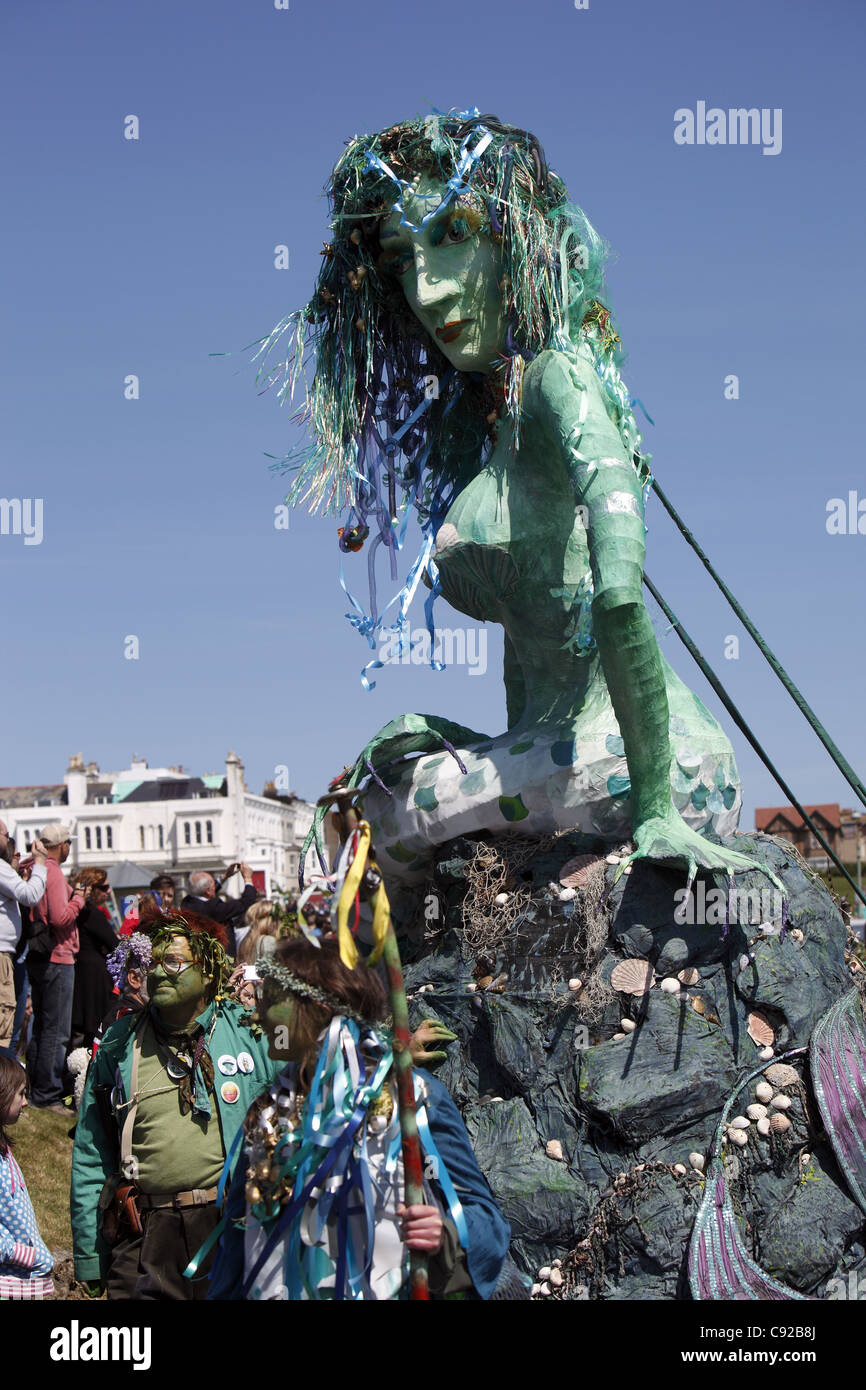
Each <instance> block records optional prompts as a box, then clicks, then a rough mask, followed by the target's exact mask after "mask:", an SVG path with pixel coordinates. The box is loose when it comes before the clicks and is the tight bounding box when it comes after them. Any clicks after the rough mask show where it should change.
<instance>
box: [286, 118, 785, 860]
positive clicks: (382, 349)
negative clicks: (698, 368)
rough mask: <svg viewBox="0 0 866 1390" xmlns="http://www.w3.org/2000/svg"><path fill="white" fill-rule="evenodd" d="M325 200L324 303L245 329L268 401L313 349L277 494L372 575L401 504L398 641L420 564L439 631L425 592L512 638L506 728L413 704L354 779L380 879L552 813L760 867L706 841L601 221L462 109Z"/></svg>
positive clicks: (699, 779)
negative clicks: (661, 614) (669, 657)
mask: <svg viewBox="0 0 866 1390" xmlns="http://www.w3.org/2000/svg"><path fill="white" fill-rule="evenodd" d="M328 193H329V197H330V204H331V209H332V214H333V221H332V227H333V233H334V235H333V241H332V242H331V243H330V244H328V245H326V246H325V250H324V252H323V261H322V268H321V272H320V275H319V279H318V284H317V286H316V290H315V293H314V295H313V297H312V299H311V300H310V302H309V304H308V305H307V306H306V308H305V309H303V310H300V311H298V312H296V313H294V314H291V315H289V316H288V317H287V318H286V319H284V320H283V321H282V323H280V324H279V325H278V326H277V328H276V329H275V330H274V332H273V333H272V334H271V335H270V337H269V338H268V339H266V340H264V341H263V344H262V346H261V357H262V361H263V363H264V366H263V369H262V370H263V371H267V372H268V374H269V376H270V378H271V379H272V380H273V379H277V378H279V379H280V394H281V396H285V395H286V394H288V393H289V392H290V391H293V390H294V386H295V382H296V379H297V375H298V373H299V371H300V370H301V369H302V366H303V360H304V356H305V352H306V350H307V349H313V350H314V352H315V361H316V367H315V375H314V378H313V381H312V384H311V386H310V387H309V388H308V392H307V402H306V407H305V409H304V410H303V411H302V412H301V415H300V417H299V418H302V419H306V420H308V421H309V424H310V426H311V429H312V433H313V436H314V442H313V443H312V444H310V445H308V446H307V447H305V448H303V449H302V450H301V451H300V453H294V454H290V455H288V456H287V457H286V458H285V459H284V460H282V461H281V466H282V467H283V468H284V469H295V470H296V476H295V478H294V481H293V484H292V487H291V490H290V493H289V499H288V500H289V501H291V502H297V501H300V500H301V499H308V501H309V502H310V504H311V506H312V507H313V508H315V507H320V508H322V509H323V510H324V511H325V512H332V513H336V512H341V511H343V510H344V509H348V516H347V517H346V519H345V522H344V525H343V527H342V528H341V530H340V533H339V534H340V545H341V549H342V550H343V552H344V553H348V552H351V551H354V550H358V549H360V548H361V546H362V544H363V543H364V542H365V541H366V540H367V539H368V537H370V539H369V542H368V545H369V547H370V550H369V572H370V575H371V576H374V560H375V552H376V550H377V549H378V548H379V547H380V546H383V547H384V548H385V549H386V550H387V551H388V552H389V556H390V561H391V575H392V578H395V577H396V573H397V570H396V551H397V549H398V548H399V546H400V544H401V542H402V538H403V536H404V535H405V526H406V520H407V516H408V513H409V511H410V510H411V508H412V507H414V508H415V509H416V511H417V513H418V515H419V517H420V520H421V523H422V527H423V534H424V544H423V547H422V550H421V553H420V555H419V556H418V558H417V560H416V562H415V564H414V565H413V566H412V568H411V570H410V573H409V578H408V580H407V582H406V585H405V586H404V588H403V590H402V592H401V593H400V594H399V595H398V596H397V600H396V601H397V602H398V607H397V610H396V620H395V621H394V622H393V623H391V624H390V628H391V630H392V635H394V636H395V639H396V640H399V641H400V642H404V641H408V637H407V635H406V610H407V607H408V603H409V601H410V599H411V597H412V595H413V593H414V592H415V589H416V587H417V585H418V582H419V580H421V579H423V580H424V581H425V582H426V584H427V586H428V587H429V588H430V589H431V593H430V595H429V597H428V600H427V613H428V626H429V627H430V628H431V631H432V619H431V618H430V610H431V607H432V600H433V598H435V596H436V595H437V594H438V593H441V594H442V595H443V596H444V597H445V598H446V599H447V600H448V602H449V603H451V604H452V605H453V606H454V607H455V608H457V609H458V610H459V611H460V612H461V613H465V614H466V615H468V616H469V617H470V618H474V619H477V620H482V621H495V622H499V623H501V624H502V626H503V628H504V629H505V671H504V676H505V687H506V697H507V715H508V728H507V730H506V731H505V733H503V734H500V735H499V736H498V737H496V738H490V737H487V736H485V735H482V734H479V733H476V732H474V731H472V730H470V729H466V728H463V727H461V726H459V725H455V724H453V723H451V722H449V721H447V720H445V719H441V718H438V717H435V716H431V715H417V714H411V715H405V716H403V717H401V718H399V719H395V720H393V721H392V722H391V723H390V724H388V725H387V726H386V727H385V728H384V729H382V730H381V731H380V733H378V734H377V735H376V736H375V737H374V738H373V739H372V740H371V741H370V743H369V744H368V745H367V747H366V748H365V749H364V750H363V752H362V753H361V755H360V756H359V757H358V759H357V760H356V762H355V763H354V765H353V766H352V767H350V768H347V769H346V772H345V774H344V777H343V779H342V781H343V784H344V785H346V786H349V787H359V786H362V784H364V783H365V782H366V788H365V790H364V791H363V804H364V812H365V815H366V816H367V818H368V819H369V820H370V822H371V824H372V828H373V835H374V839H375V841H376V843H377V846H378V850H379V862H380V864H381V866H382V869H383V871H384V872H385V873H386V875H388V876H390V877H392V878H395V879H403V880H408V881H411V880H412V879H413V878H414V877H415V876H416V875H418V874H420V873H421V872H422V871H423V870H424V869H425V868H426V866H427V864H428V863H429V856H430V854H431V852H432V851H433V849H434V848H435V846H436V845H437V844H441V843H443V842H444V841H446V840H449V839H451V838H452V837H453V836H455V835H461V834H467V833H469V834H471V833H473V832H480V831H482V830H487V831H491V832H493V833H498V832H504V831H508V830H509V829H514V830H519V831H520V832H521V833H524V834H525V833H530V834H539V835H543V834H547V833H550V832H552V831H556V830H559V829H566V828H568V829H577V830H581V831H585V832H588V833H590V834H593V835H597V836H599V837H601V838H603V839H605V840H609V841H613V840H624V839H628V838H629V836H631V838H632V839H633V841H634V844H635V849H634V853H633V854H632V856H631V858H632V859H637V858H641V857H643V858H648V859H652V860H666V861H672V862H676V863H680V864H683V865H685V866H687V867H688V870H689V875H690V877H692V876H694V874H695V873H696V872H697V870H698V868H704V869H709V870H722V871H725V872H726V873H727V874H728V875H731V874H733V873H734V871H736V870H743V869H748V868H752V867H758V866H756V865H755V863H754V861H753V860H751V859H748V858H746V857H745V856H744V855H742V854H740V853H737V852H735V851H732V850H731V849H729V848H727V847H725V846H722V845H719V844H717V843H715V842H714V840H713V839H710V838H708V837H707V832H712V834H713V835H714V836H715V837H721V838H724V837H726V836H728V835H730V834H732V833H733V831H734V830H735V828H736V825H737V818H738V814H739V808H740V801H741V793H740V785H739V778H738V773H737V768H736V764H735V761H734V755H733V751H732V749H731V746H730V743H729V742H728V739H727V738H726V737H725V734H724V733H723V732H722V730H721V728H720V727H719V725H718V724H717V723H716V721H715V720H714V719H713V718H712V716H711V715H710V714H709V712H708V711H707V710H706V709H705V707H704V706H703V704H702V703H701V701H700V700H699V699H698V698H697V696H696V695H694V694H693V693H692V692H691V691H690V690H688V689H687V688H686V687H685V686H684V685H683V683H682V681H681V680H679V678H678V677H677V676H676V675H675V673H674V672H673V670H672V669H671V667H670V666H669V665H668V663H667V662H666V661H665V659H664V657H663V656H662V654H661V652H660V650H659V647H658V643H657V641H656V637H655V633H654V631H653V628H652V625H651V622H650V618H649V615H648V613H647V610H646V608H645V606H644V602H643V597H642V588H641V583H642V575H643V563H644V535H645V530H646V528H645V526H644V495H645V490H646V489H647V486H648V482H649V477H650V474H649V467H648V455H646V454H645V453H643V452H642V450H641V447H640V443H641V436H640V434H639V432H638V429H637V425H636V421H635V416H634V414H633V411H632V407H631V402H630V398H629V392H628V390H627V388H626V386H625V384H624V382H623V380H622V377H621V375H620V370H619V365H620V362H621V360H622V353H621V351H620V339H619V336H618V335H617V333H616V332H615V331H614V327H613V322H612V317H611V312H610V309H609V308H608V307H607V303H606V298H605V291H604V283H603V275H602V267H603V262H604V259H605V255H606V248H605V246H604V244H603V242H602V241H601V239H600V237H599V235H598V233H597V232H596V231H595V229H594V228H593V227H592V226H591V224H590V223H589V221H588V219H587V218H586V216H585V215H584V213H583V212H582V211H581V210H580V209H579V208H578V207H576V206H575V205H574V204H573V203H571V202H569V201H568V196H567V190H566V188H565V185H564V184H563V182H562V180H561V179H560V178H559V177H558V175H557V174H556V173H554V172H553V170H551V169H548V167H547V164H546V161H545V158H544V154H543V152H542V150H541V147H540V145H539V144H538V141H537V140H536V139H535V137H534V136H532V135H531V134H529V133H528V132H526V131H523V130H518V129H516V128H515V127H512V126H508V125H505V124H503V123H501V122H500V121H498V120H497V119H496V118H495V117H492V116H481V115H480V114H479V113H478V112H477V110H475V111H471V112H459V113H457V114H450V115H434V116H429V117H427V118H425V119H418V120H413V121H404V122H402V123H401V124H399V125H395V126H392V127H390V128H389V129H388V130H385V131H382V132H380V133H378V134H375V135H365V136H356V137H355V138H354V139H352V140H350V141H349V143H348V145H347V148H346V150H345V152H344V154H343V155H342V157H341V158H340V160H339V161H338V163H337V165H336V167H335V169H334V171H333V174H332V176H331V179H330V182H329V185H328ZM289 333H293V334H294V346H293V348H292V349H291V351H290V354H289V355H288V356H287V357H284V358H283V360H282V361H280V362H279V364H278V365H277V366H274V367H270V368H268V366H267V364H268V363H269V362H271V361H272V360H273V359H272V356H271V354H272V352H273V350H274V349H275V347H276V346H277V344H278V343H280V342H281V341H282V340H283V338H284V335H286V334H289ZM371 533H372V535H371ZM352 603H353V607H354V609H355V613H354V614H352V615H350V617H351V620H352V621H353V623H354V625H355V626H356V627H357V628H358V629H359V630H360V631H361V632H362V634H363V635H364V636H366V637H367V640H368V642H369V644H370V646H371V647H373V646H374V645H375V642H376V639H377V638H380V637H381V635H382V633H383V632H384V631H385V629H386V618H387V612H386V613H381V612H379V611H378V609H377V607H376V601H375V582H373V584H372V585H371V604H370V612H369V614H367V613H365V612H364V610H363V609H362V608H361V605H360V604H359V603H358V602H357V600H355V599H352ZM378 664H381V663H378V662H375V661H373V662H371V663H370V666H371V667H375V666H376V665H378ZM434 664H435V663H434ZM408 755H415V756H413V757H411V758H410V757H409V756H408ZM623 867H624V865H623Z"/></svg>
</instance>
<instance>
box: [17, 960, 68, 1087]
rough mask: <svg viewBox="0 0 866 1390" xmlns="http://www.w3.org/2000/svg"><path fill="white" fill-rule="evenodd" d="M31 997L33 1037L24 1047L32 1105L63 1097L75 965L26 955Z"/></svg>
mask: <svg viewBox="0 0 866 1390" xmlns="http://www.w3.org/2000/svg"><path fill="white" fill-rule="evenodd" d="M28 969H29V974H30V995H31V998H32V1000H33V1036H32V1037H31V1039H30V1046H29V1048H28V1049H27V1070H28V1071H29V1073H30V1077H31V1095H30V1100H31V1103H32V1104H33V1105H53V1104H55V1103H56V1102H57V1101H61V1100H62V1099H63V1096H64V1093H65V1090H66V1086H65V1074H66V1053H67V1049H68V1047H69V1037H70V1033H71V1032H72V992H73V989H74V987H75V966H74V965H54V964H52V962H51V961H45V960H42V961H39V962H38V963H37V962H36V960H31V959H30V958H29V957H28Z"/></svg>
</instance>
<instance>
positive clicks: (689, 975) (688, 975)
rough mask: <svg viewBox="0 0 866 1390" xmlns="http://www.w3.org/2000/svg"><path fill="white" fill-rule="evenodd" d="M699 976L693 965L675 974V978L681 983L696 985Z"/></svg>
mask: <svg viewBox="0 0 866 1390" xmlns="http://www.w3.org/2000/svg"><path fill="white" fill-rule="evenodd" d="M700 978H701V972H700V970H696V969H695V967H694V966H693V965H689V966H687V968H686V969H685V970H681V971H680V973H679V974H678V975H677V979H678V980H679V982H680V984H681V985H696V984H697V983H698V980H699V979H700Z"/></svg>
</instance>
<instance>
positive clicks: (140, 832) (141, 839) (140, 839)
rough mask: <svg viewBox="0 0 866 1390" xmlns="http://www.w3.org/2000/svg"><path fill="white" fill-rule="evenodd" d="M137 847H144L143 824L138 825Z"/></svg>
mask: <svg viewBox="0 0 866 1390" xmlns="http://www.w3.org/2000/svg"><path fill="white" fill-rule="evenodd" d="M138 847H139V849H144V826H143V825H140V826H139V827H138Z"/></svg>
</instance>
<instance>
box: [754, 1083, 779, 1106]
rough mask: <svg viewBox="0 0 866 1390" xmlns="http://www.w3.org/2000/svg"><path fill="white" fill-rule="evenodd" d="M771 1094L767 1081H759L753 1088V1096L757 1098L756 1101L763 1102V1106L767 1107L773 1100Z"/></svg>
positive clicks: (771, 1090)
mask: <svg viewBox="0 0 866 1390" xmlns="http://www.w3.org/2000/svg"><path fill="white" fill-rule="evenodd" d="M773 1094H774V1093H773V1088H772V1086H771V1085H770V1084H769V1082H767V1081H759V1082H758V1084H757V1086H756V1087H755V1095H756V1096H757V1097H758V1100H761V1101H763V1102H764V1104H765V1105H769V1103H770V1101H771V1100H772V1099H773Z"/></svg>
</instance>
